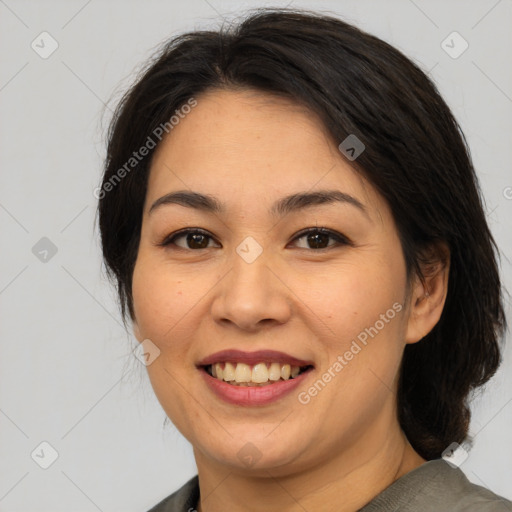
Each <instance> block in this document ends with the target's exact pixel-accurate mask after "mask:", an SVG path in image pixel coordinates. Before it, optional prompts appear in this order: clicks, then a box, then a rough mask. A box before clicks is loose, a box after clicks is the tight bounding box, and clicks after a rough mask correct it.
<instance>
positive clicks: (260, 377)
mask: <svg viewBox="0 0 512 512" xmlns="http://www.w3.org/2000/svg"><path fill="white" fill-rule="evenodd" d="M251 380H252V381H253V382H267V380H268V370H267V365H266V364H265V363H258V364H255V365H254V366H253V368H252V377H251Z"/></svg>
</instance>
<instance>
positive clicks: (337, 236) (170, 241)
mask: <svg viewBox="0 0 512 512" xmlns="http://www.w3.org/2000/svg"><path fill="white" fill-rule="evenodd" d="M190 233H195V234H200V235H204V236H206V237H208V238H210V239H212V240H215V238H214V237H212V236H211V235H210V234H209V233H208V232H207V231H204V230H203V229H200V228H186V229H182V230H180V231H177V232H176V233H172V234H171V235H168V236H167V237H165V238H164V240H163V241H162V242H160V243H158V244H157V245H158V246H159V247H168V246H170V245H174V246H175V247H177V248H178V249H181V250H184V251H200V250H205V249H210V248H211V247H204V248H203V249H184V248H183V247H179V246H176V244H175V241H176V240H177V239H178V238H181V237H184V236H186V235H188V234H190ZM310 233H320V234H322V235H329V237H331V238H332V239H333V240H335V241H336V244H333V245H330V246H327V247H322V248H321V249H308V248H306V250H310V251H315V252H321V251H327V250H329V249H333V248H335V247H339V246H343V245H353V244H352V242H351V241H350V240H349V239H348V238H347V237H346V236H344V235H342V234H341V233H338V232H337V231H333V230H331V229H328V228H324V227H315V228H306V229H303V230H301V231H299V232H298V233H297V234H296V235H295V237H294V238H293V239H292V240H291V242H295V241H297V240H300V239H301V238H303V237H304V236H307V235H309V234H310ZM217 243H218V242H217ZM301 249H303V248H301Z"/></svg>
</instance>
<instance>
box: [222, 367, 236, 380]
mask: <svg viewBox="0 0 512 512" xmlns="http://www.w3.org/2000/svg"><path fill="white" fill-rule="evenodd" d="M223 378H224V380H225V381H226V382H229V381H230V380H235V367H234V366H233V365H232V364H231V363H225V364H224V375H223Z"/></svg>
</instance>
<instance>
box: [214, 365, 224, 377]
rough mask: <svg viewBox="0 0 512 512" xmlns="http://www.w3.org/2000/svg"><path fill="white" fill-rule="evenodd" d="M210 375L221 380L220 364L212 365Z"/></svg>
mask: <svg viewBox="0 0 512 512" xmlns="http://www.w3.org/2000/svg"><path fill="white" fill-rule="evenodd" d="M212 374H213V376H214V377H217V379H219V380H222V379H223V371H222V366H221V364H220V363H215V364H214V365H212Z"/></svg>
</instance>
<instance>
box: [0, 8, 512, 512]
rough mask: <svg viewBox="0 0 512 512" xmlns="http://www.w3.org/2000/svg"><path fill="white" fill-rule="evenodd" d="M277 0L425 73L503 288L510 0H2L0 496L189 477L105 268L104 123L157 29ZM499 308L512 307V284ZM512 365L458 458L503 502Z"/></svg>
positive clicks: (511, 194) (22, 502) (97, 498)
mask: <svg viewBox="0 0 512 512" xmlns="http://www.w3.org/2000/svg"><path fill="white" fill-rule="evenodd" d="M285 5H291V6H292V7H304V8H311V9H316V10H320V11H324V12H327V13H330V14H336V15H338V16H340V17H341V18H343V19H345V20H347V21H349V22H353V23H355V24H356V25H358V26H359V27H361V28H363V29H365V30H367V31H369V32H371V33H373V34H375V35H377V36H379V37H381V38H383V39H384V40H386V41H388V42H390V43H391V44H393V45H394V46H396V47H397V48H399V49H401V50H402V51H403V52H404V53H405V54H406V55H407V56H409V57H410V58H411V59H413V60H414V61H415V62H417V63H418V64H419V65H420V66H421V67H422V69H424V70H425V71H426V72H429V73H430V76H431V77H432V78H433V79H434V81H435V82H436V84H437V85H438V87H439V90H440V92H441V94H442V95H443V96H444V98H445V99H446V100H447V102H448V104H449V105H450V107H451V108H452V109H453V111H454V113H455V115H456V117H457V119H458V120H459V122H460V124H461V126H462V128H463V130H464V132H465V134H466V136H467V140H468V143H469V145H470V147H471V151H472V156H473V159H474V163H475V166H476V169H477V171H478V175H479V177H480V180H481V186H482V191H483V194H484V196H485V198H486V208H487V213H488V218H489V222H490V225H491V227H492V231H493V233H494V235H495V238H496V240H497V243H498V245H499V247H500V250H501V254H502V275H503V281H504V284H505V286H506V287H507V288H508V289H510V288H511V286H510V285H511V283H512V268H511V264H510V255H511V253H512V236H511V233H512V230H511V224H512V222H511V218H512V188H511V187H512V172H511V169H512V166H511V164H512V151H511V142H512V139H511V118H512V71H511V69H512V68H511V67H510V60H509V58H510V53H511V50H512V32H511V31H510V27H511V26H512V2H511V1H510V0H499V1H497V0H480V1H472V2H467V1H463V0H459V1H453V0H452V1H446V0H437V1H428V2H427V1H426V0H414V1H412V0H393V1H382V0H381V1H376V0H357V1H356V0H342V1H318V2H315V1H309V2H303V1H299V0H296V1H293V2H289V1H287V2H279V1H275V2H273V3H266V2H258V1H237V2H235V1H224V0H187V1H186V2H181V1H180V2H175V1H169V0H167V1H157V0H150V1H138V2H135V1H127V0H124V1H120V0H117V1H101V0H90V1H86V0H72V1H69V0H68V1H56V0H51V1H44V2H43V1H35V0H34V1H23V0H2V1H0V39H1V45H0V55H1V70H0V109H1V113H0V116H1V117H0V119H1V121H0V147H1V154H0V155H1V156H0V159H1V161H0V169H1V171H0V172H1V175H0V176H1V177H0V227H1V251H0V312H1V313H0V314H1V321H0V335H1V357H0V510H1V511H10V512H22V511H23V512H69V511H79V512H89V511H97V510H100V511H103V512H114V511H119V512H121V511H122V512H127V511H134V512H141V511H145V510H147V509H148V508H150V506H151V505H154V504H155V503H157V501H159V500H160V499H162V498H163V497H164V496H166V495H168V494H170V493H171V492H172V491H174V490H175V489H177V488H178V487H179V486H181V485H182V484H183V483H184V482H185V481H186V480H188V479H189V478H190V477H192V476H193V475H194V474H195V472H196V469H195V464H194V460H193V457H192V450H191V447H190V446H189V444H188V442H187V441H185V440H184V438H183V437H182V436H181V434H179V433H178V432H177V431H176V430H175V428H174V427H173V426H172V425H170V426H169V425H168V426H166V427H165V428H164V425H163V422H164V419H165V414H164V412H163V410H162V409H161V407H160V405H159V404H158V402H157V400H156V398H155V397H154V395H153V392H152V389H151V387H150V385H149V381H148V379H147V376H146V369H145V367H144V366H143V365H142V364H140V363H139V362H138V361H137V360H136V359H135V358H134V356H133V354H132V349H133V348H134V347H135V346H136V341H135V340H134V338H133V336H132V335H131V333H130V334H126V333H125V331H124V329H123V327H122V323H121V320H120V316H119V312H118V306H117V303H116V300H115V295H114V291H113V289H112V288H111V287H110V285H109V284H108V283H107V282H106V280H105V278H104V275H103V271H102V265H101V258H100V250H99V244H98V236H97V231H95V229H94V223H95V210H96V199H95V197H94V196H93V190H94V188H95V187H96V186H97V185H98V183H99V180H100V173H101V164H102V159H103V157H104V154H105V150H104V140H105V127H106V123H107V121H108V119H109V114H110V109H112V108H113V106H114V105H115V101H116V99H118V98H119V95H120V94H121V93H122V92H123V91H124V90H125V88H126V87H127V86H128V85H129V84H130V83H131V81H132V79H133V76H134V72H136V70H137V69H138V66H140V65H141V63H143V62H144V60H145V59H147V58H148V57H149V56H150V55H151V53H152V51H153V50H154V49H155V47H156V46H157V45H158V44H159V43H161V42H162V41H164V40H165V39H167V38H169V37H171V36H173V35H176V34H178V33H180V32H183V31H185V30H192V29H199V28H216V27H218V26H219V25H220V23H221V22H222V21H223V18H225V19H227V20H232V19H235V18H236V17H237V16H240V15H241V14H242V13H243V12H244V11H246V9H248V8H254V7H260V6H285ZM454 31H456V32H457V33H458V34H459V35H460V37H459V35H453V34H452V33H453V32H454ZM42 32H47V33H48V34H49V35H41V33H42ZM447 37H450V38H449V39H448V41H449V47H451V50H449V51H448V52H447V51H445V50H447V48H446V43H444V45H445V46H444V47H443V41H445V40H446V38H447ZM454 38H455V39H454ZM41 40H43V42H42V43H41ZM33 42H34V43H33ZM465 42H467V44H468V48H467V49H466V50H465V51H464V52H463V53H462V54H461V55H457V58H454V54H457V53H459V52H460V51H461V50H462V49H463V48H464V47H465V45H466V43H465ZM56 44H58V48H57V49H56V50H55V51H54V52H53V53H52V54H51V55H49V56H47V58H43V57H42V56H41V54H43V55H44V52H49V51H51V50H52V48H53V47H52V45H54V46H55V45H56ZM449 52H451V54H452V55H450V54H449ZM105 105H106V106H105ZM103 111H105V112H106V114H105V115H103ZM41 239H42V240H41ZM506 307H507V313H508V315H509V318H510V300H509V298H508V297H506ZM511 370H512V349H511V347H510V345H508V347H507V348H506V351H505V353H504V363H503V366H502V368H501V369H500V371H499V372H498V373H497V374H496V376H495V378H493V380H492V381H491V382H490V383H489V385H488V386H487V387H486V388H485V390H484V391H483V392H482V393H480V394H479V395H478V396H477V398H476V400H475V401H474V403H473V411H474V414H473V418H472V423H471V433H472V434H473V435H474V437H475V444H474V447H473V449H472V451H471V452H470V454H469V457H468V458H467V459H466V461H464V463H463V464H462V465H461V469H462V470H463V471H464V472H465V473H466V474H467V476H468V477H469V479H470V480H471V481H473V482H475V483H478V484H480V485H485V486H486V487H488V488H490V489H492V490H493V491H495V492H496V493H499V494H502V495H503V496H506V497H508V498H509V499H512V486H511V485H510V484H511V482H512V440H511V438H510V433H511V426H512V371H511ZM41 443H48V444H41ZM55 457H57V458H56V460H54V461H53V459H55ZM50 462H53V464H51V465H50V466H49V467H48V468H47V469H43V468H42V467H41V465H45V464H49V463H50Z"/></svg>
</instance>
